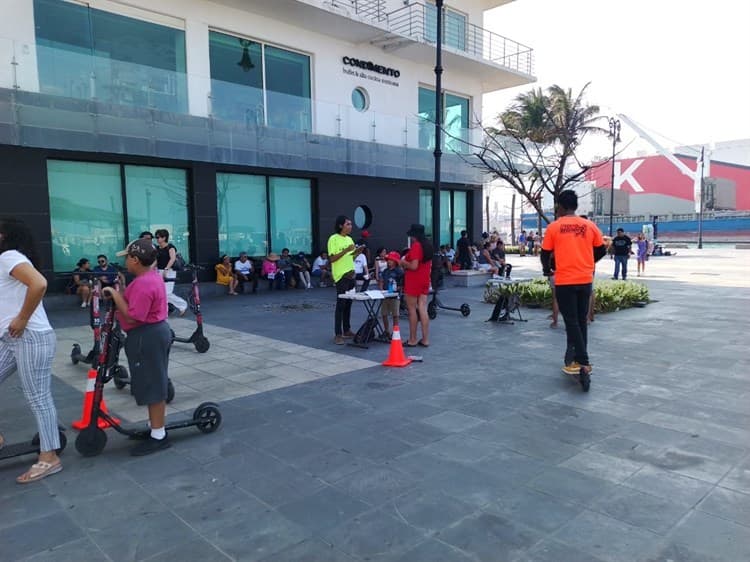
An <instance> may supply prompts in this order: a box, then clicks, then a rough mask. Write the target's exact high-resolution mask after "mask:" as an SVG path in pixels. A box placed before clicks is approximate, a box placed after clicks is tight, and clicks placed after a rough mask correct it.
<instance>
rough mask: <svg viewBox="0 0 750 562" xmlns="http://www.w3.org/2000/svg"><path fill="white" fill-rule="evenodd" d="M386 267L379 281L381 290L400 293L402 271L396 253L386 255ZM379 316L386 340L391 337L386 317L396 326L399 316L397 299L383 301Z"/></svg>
mask: <svg viewBox="0 0 750 562" xmlns="http://www.w3.org/2000/svg"><path fill="white" fill-rule="evenodd" d="M386 261H387V266H386V269H385V270H384V271H383V272H382V273H381V281H382V283H383V290H384V291H388V292H391V289H392V288H395V292H397V293H398V292H400V291H401V290H402V289H403V287H404V270H403V269H401V268H400V267H399V265H398V264H399V262H400V261H401V256H400V255H399V253H398V252H391V253H389V254H388V255H387V260H386ZM380 314H381V316H382V318H383V331H384V332H385V333H384V336H385V337H386V338H389V339H390V337H391V330H390V326H389V324H388V317H389V316H390V317H391V318H392V319H393V325H394V326H398V315H399V299H398V297H396V298H388V299H384V300H383V304H382V305H381V307H380Z"/></svg>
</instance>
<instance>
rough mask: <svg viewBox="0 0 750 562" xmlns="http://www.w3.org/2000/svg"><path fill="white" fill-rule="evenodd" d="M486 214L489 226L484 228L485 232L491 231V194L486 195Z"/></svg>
mask: <svg viewBox="0 0 750 562" xmlns="http://www.w3.org/2000/svg"><path fill="white" fill-rule="evenodd" d="M484 215H485V217H487V228H485V229H484V231H485V232H489V231H490V196H489V195H485V196H484Z"/></svg>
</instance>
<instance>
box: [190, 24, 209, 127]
mask: <svg viewBox="0 0 750 562" xmlns="http://www.w3.org/2000/svg"><path fill="white" fill-rule="evenodd" d="M185 53H186V58H187V81H188V107H189V111H190V114H191V115H198V116H200V117H207V116H208V113H209V105H208V95H209V94H210V92H211V63H210V60H209V57H208V24H206V23H203V22H200V21H196V20H192V19H188V20H186V21H185Z"/></svg>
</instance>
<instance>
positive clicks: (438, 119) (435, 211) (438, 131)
mask: <svg viewBox="0 0 750 562" xmlns="http://www.w3.org/2000/svg"><path fill="white" fill-rule="evenodd" d="M435 8H436V9H437V40H436V42H435V45H436V47H435V152H434V155H435V183H434V185H433V188H432V244H433V246H434V247H435V248H437V247H439V246H440V158H441V157H442V156H443V151H442V148H441V147H442V144H443V141H442V133H443V131H442V126H443V91H442V90H443V83H442V75H443V0H435Z"/></svg>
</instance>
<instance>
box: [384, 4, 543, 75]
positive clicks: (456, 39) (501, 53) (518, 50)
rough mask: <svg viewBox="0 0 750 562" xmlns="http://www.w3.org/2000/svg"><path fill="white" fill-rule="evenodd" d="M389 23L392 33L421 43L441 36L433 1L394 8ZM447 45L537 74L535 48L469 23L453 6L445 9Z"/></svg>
mask: <svg viewBox="0 0 750 562" xmlns="http://www.w3.org/2000/svg"><path fill="white" fill-rule="evenodd" d="M387 24H388V29H389V30H390V31H391V32H392V33H397V34H399V35H403V36H406V37H409V38H411V39H413V40H415V41H419V42H421V43H435V42H436V40H437V9H436V8H435V6H432V5H430V4H427V5H426V4H421V3H411V4H409V5H407V6H404V7H403V8H399V9H398V10H394V11H393V12H390V13H389V14H388V16H387ZM443 46H444V47H446V48H447V49H450V50H453V51H454V52H458V53H460V54H465V55H467V56H471V57H476V58H480V59H483V60H486V61H490V62H493V63H495V64H499V65H501V66H504V67H506V68H509V69H511V70H515V71H517V72H522V73H524V74H528V75H533V71H534V57H533V54H534V51H533V49H531V48H530V47H527V46H526V45H523V44H522V43H519V42H517V41H513V40H512V39H508V38H507V37H503V36H502V35H498V34H497V33H494V32H492V31H489V30H487V29H484V28H481V27H479V26H478V25H474V24H471V23H468V21H466V18H465V17H464V16H463V15H460V14H457V13H455V12H451V11H449V10H446V12H445V19H444V25H443Z"/></svg>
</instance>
